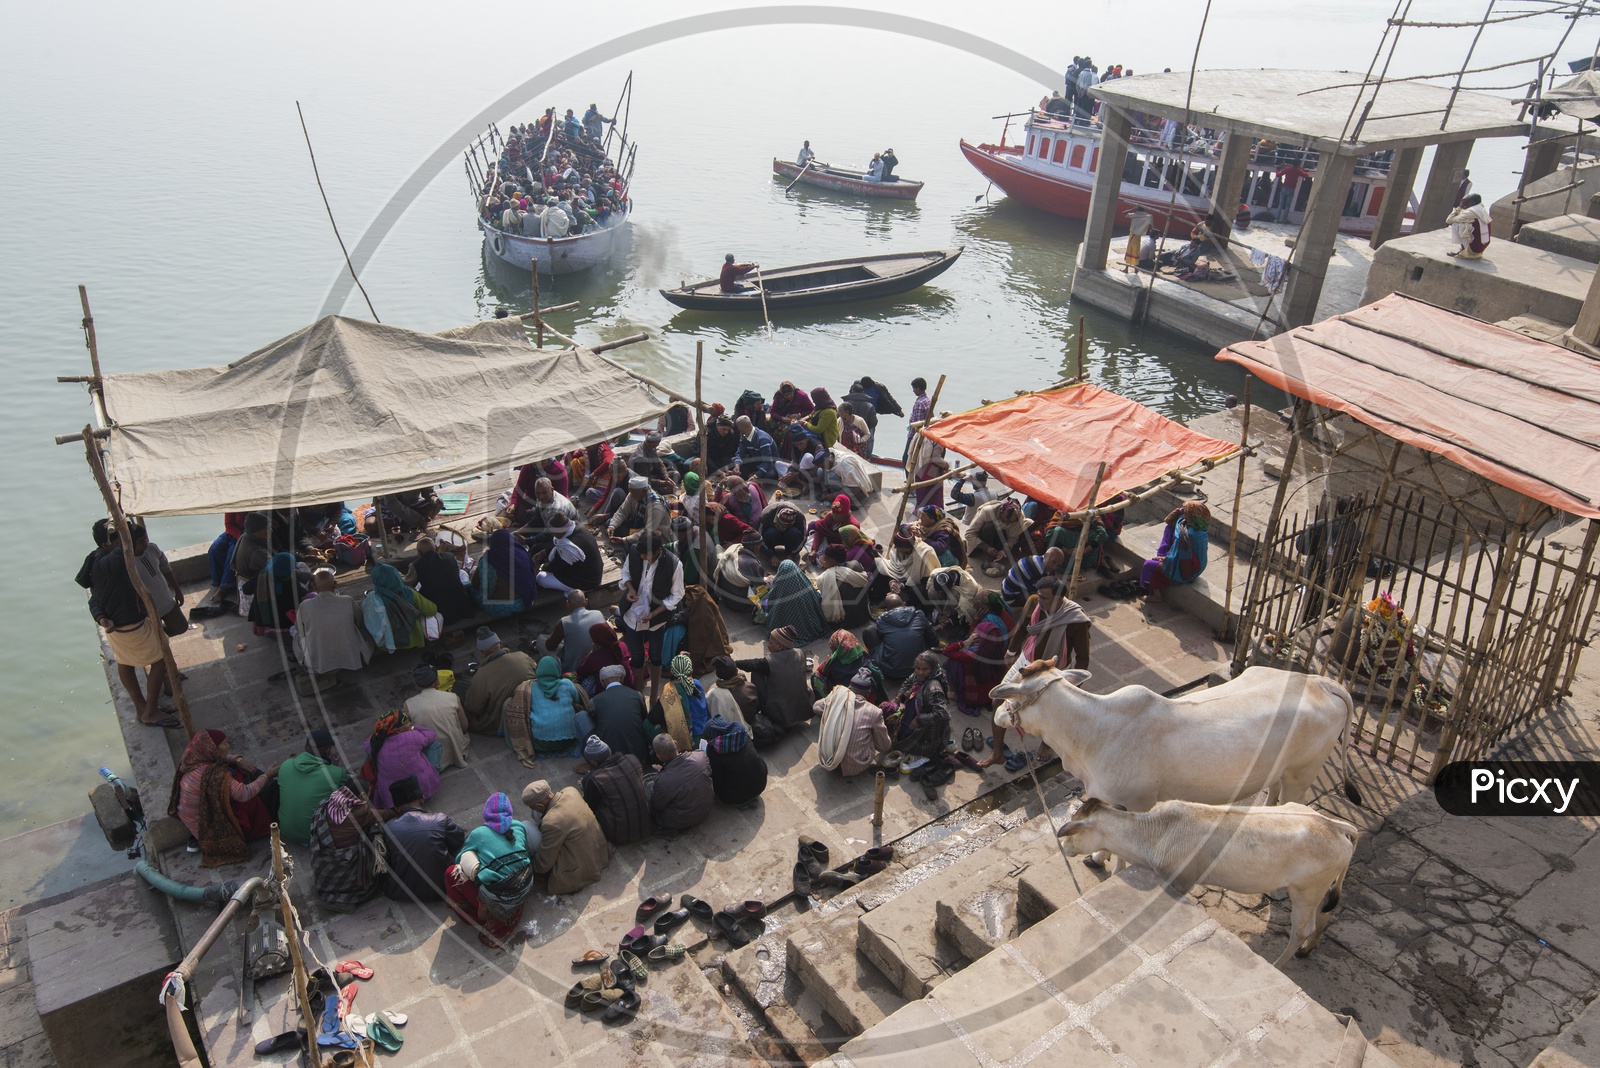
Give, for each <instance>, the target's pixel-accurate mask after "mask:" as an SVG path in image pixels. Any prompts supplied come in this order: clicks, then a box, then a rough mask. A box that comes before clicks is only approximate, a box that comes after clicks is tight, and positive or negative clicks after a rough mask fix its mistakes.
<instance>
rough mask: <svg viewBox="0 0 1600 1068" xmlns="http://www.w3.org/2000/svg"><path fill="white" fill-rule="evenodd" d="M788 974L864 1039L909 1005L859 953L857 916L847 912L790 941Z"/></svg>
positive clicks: (826, 920)
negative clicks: (906, 1004) (865, 1033)
mask: <svg viewBox="0 0 1600 1068" xmlns="http://www.w3.org/2000/svg"><path fill="white" fill-rule="evenodd" d="M788 954H789V961H788V966H789V970H790V971H792V972H794V973H795V974H796V975H798V976H799V977H800V981H801V982H802V983H804V984H805V987H806V990H808V991H809V992H810V993H811V994H812V995H813V996H815V997H816V999H817V1000H818V1001H819V1002H821V1003H822V1007H823V1009H824V1011H826V1012H827V1014H828V1015H829V1016H830V1017H832V1018H833V1021H834V1022H835V1023H837V1024H838V1025H839V1026H840V1027H841V1028H843V1029H844V1030H845V1031H846V1032H847V1033H848V1034H850V1035H852V1036H854V1035H859V1034H861V1033H862V1032H863V1031H865V1030H867V1029H868V1028H869V1027H873V1026H875V1025H876V1024H879V1023H881V1022H883V1020H884V1019H885V1018H887V1017H888V1016H889V1015H890V1014H891V1013H893V1012H895V1011H896V1010H897V1009H899V1008H900V1007H901V1006H902V1005H904V1004H905V1003H906V999H905V998H904V997H902V996H901V994H900V991H899V989H897V987H896V986H895V985H894V984H892V983H890V982H889V980H888V979H886V978H885V977H884V975H883V973H882V972H880V971H878V969H877V968H876V967H875V966H874V965H873V964H872V962H871V961H869V960H867V959H866V958H865V957H863V956H862V955H861V954H860V953H858V952H856V914H855V913H854V912H852V911H848V910H844V911H841V912H839V913H837V914H835V915H832V916H829V917H828V918H826V919H824V920H820V921H818V922H815V923H813V924H811V925H810V926H809V927H807V928H806V929H804V930H803V931H797V932H795V933H794V934H793V935H790V937H789V941H788Z"/></svg>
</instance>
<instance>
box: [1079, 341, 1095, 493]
mask: <svg viewBox="0 0 1600 1068" xmlns="http://www.w3.org/2000/svg"><path fill="white" fill-rule="evenodd" d="M1076 379H1077V381H1079V382H1082V381H1083V316H1081V315H1080V316H1078V374H1077V376H1076ZM1089 503H1090V504H1093V503H1094V502H1093V501H1090V502H1089Z"/></svg>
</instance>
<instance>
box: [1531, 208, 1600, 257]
mask: <svg viewBox="0 0 1600 1068" xmlns="http://www.w3.org/2000/svg"><path fill="white" fill-rule="evenodd" d="M1516 241H1517V244H1519V245H1527V246H1528V247H1529V248H1539V249H1544V250H1545V251H1546V252H1554V253H1557V254H1559V255H1562V256H1570V257H1572V258H1573V259H1575V260H1585V261H1587V262H1589V263H1600V219H1591V218H1589V217H1588V216H1587V215H1557V216H1556V217H1555V218H1553V219H1539V220H1536V221H1534V222H1528V223H1523V224H1522V228H1521V229H1520V230H1518V231H1517V238H1516Z"/></svg>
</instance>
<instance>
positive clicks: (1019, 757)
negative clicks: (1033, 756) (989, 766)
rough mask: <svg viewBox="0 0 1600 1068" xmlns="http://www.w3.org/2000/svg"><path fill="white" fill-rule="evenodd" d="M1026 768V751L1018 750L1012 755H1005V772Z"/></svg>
mask: <svg viewBox="0 0 1600 1068" xmlns="http://www.w3.org/2000/svg"><path fill="white" fill-rule="evenodd" d="M1027 766H1028V754H1027V751H1026V750H1023V749H1018V750H1017V751H1016V752H1014V753H1007V754H1006V770H1007V771H1021V770H1022V769H1023V768H1025V767H1027Z"/></svg>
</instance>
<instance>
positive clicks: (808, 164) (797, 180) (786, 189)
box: [783, 159, 816, 193]
mask: <svg viewBox="0 0 1600 1068" xmlns="http://www.w3.org/2000/svg"><path fill="white" fill-rule="evenodd" d="M815 162H816V160H814V159H808V160H806V165H805V166H804V167H801V168H800V173H799V174H797V175H795V176H794V181H792V182H790V183H789V184H788V185H786V186H784V187H783V191H784V193H788V192H789V190H791V189H793V188H794V187H795V186H797V185H799V184H800V179H802V178H804V177H805V176H806V171H809V170H810V169H811V165H812V164H813V163H815Z"/></svg>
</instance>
